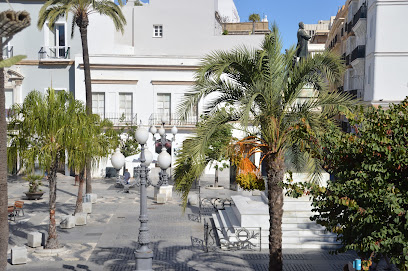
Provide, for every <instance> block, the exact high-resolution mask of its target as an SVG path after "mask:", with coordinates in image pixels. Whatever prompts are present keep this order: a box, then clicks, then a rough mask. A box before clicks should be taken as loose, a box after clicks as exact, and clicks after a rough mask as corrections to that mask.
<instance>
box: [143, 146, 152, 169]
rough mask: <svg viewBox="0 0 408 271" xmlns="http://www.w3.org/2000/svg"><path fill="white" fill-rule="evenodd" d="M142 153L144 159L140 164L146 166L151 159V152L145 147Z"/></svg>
mask: <svg viewBox="0 0 408 271" xmlns="http://www.w3.org/2000/svg"><path fill="white" fill-rule="evenodd" d="M144 155H145V159H146V161H145V162H144V163H142V166H146V167H148V166H149V165H150V164H151V163H152V161H153V154H152V153H151V152H150V151H149V150H148V149H145V150H144Z"/></svg>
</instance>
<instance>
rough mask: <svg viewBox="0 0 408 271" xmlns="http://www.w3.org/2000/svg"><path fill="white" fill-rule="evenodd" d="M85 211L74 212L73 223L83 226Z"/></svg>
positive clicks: (84, 223)
mask: <svg viewBox="0 0 408 271" xmlns="http://www.w3.org/2000/svg"><path fill="white" fill-rule="evenodd" d="M86 216H87V214H86V213H76V214H75V225H76V226H83V225H86Z"/></svg>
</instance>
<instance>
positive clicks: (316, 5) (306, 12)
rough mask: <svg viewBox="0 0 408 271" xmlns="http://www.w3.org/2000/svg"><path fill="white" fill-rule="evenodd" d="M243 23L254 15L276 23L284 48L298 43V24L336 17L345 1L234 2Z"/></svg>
mask: <svg viewBox="0 0 408 271" xmlns="http://www.w3.org/2000/svg"><path fill="white" fill-rule="evenodd" d="M234 2H235V5H236V6H237V9H238V13H239V16H240V18H241V21H242V22H243V21H248V17H249V15H250V14H252V13H258V14H259V15H260V16H261V18H263V17H264V15H267V16H268V21H269V22H270V23H272V22H273V21H275V22H276V23H277V25H278V27H279V30H280V33H281V35H282V39H283V43H284V48H288V47H290V46H291V45H293V44H296V43H297V38H296V32H297V29H298V23H299V22H300V21H303V22H304V23H305V24H315V23H317V21H319V20H328V19H329V18H330V16H335V15H336V13H337V10H338V8H339V7H341V6H342V5H344V3H345V2H346V1H345V0H279V1H276V0H234Z"/></svg>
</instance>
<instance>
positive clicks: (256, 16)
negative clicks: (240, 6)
mask: <svg viewBox="0 0 408 271" xmlns="http://www.w3.org/2000/svg"><path fill="white" fill-rule="evenodd" d="M248 20H249V21H250V22H259V21H260V20H261V16H259V14H258V13H252V14H251V15H249V17H248Z"/></svg>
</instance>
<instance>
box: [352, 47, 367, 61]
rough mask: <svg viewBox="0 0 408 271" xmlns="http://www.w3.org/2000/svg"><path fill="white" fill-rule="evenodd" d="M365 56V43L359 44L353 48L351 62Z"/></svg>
mask: <svg viewBox="0 0 408 271" xmlns="http://www.w3.org/2000/svg"><path fill="white" fill-rule="evenodd" d="M364 57H365V45H359V46H357V47H356V48H355V49H354V50H353V52H351V58H350V63H351V62H353V61H354V60H356V59H357V58H364Z"/></svg>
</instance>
